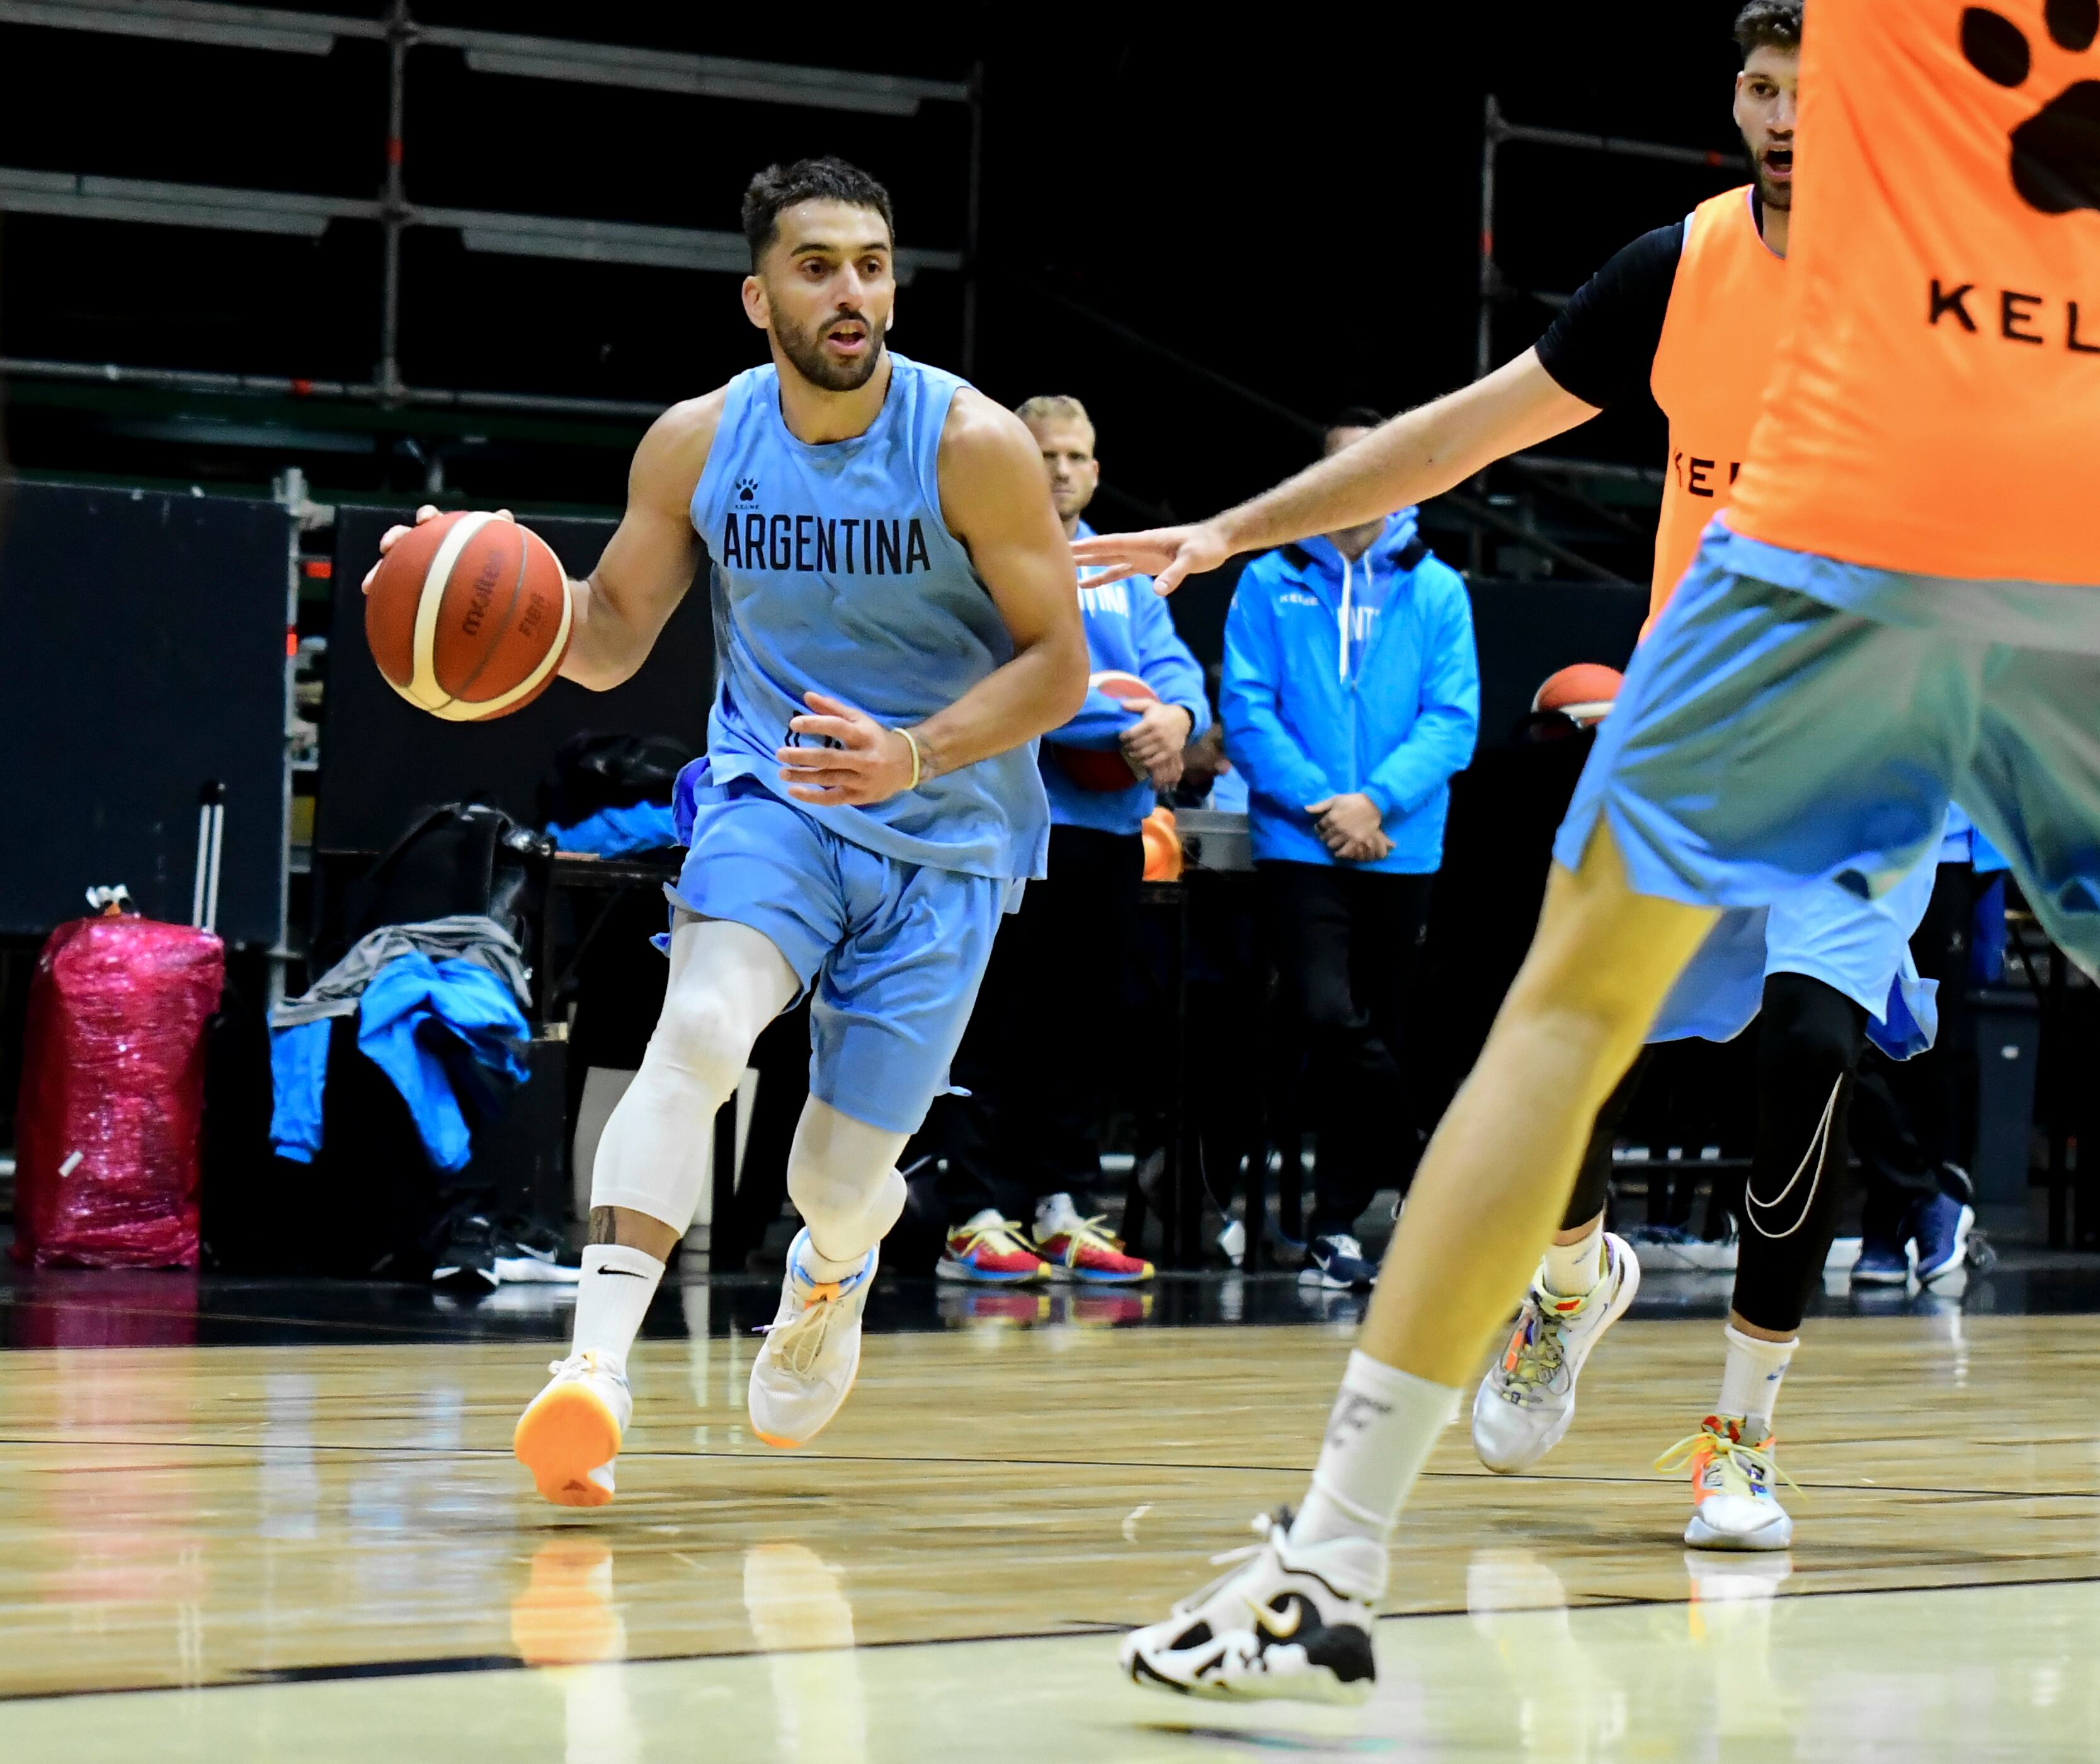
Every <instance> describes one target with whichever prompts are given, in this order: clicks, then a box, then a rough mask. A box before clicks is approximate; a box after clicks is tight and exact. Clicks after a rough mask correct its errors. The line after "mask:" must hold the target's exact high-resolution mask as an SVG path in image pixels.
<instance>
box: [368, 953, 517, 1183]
mask: <svg viewBox="0 0 2100 1764" xmlns="http://www.w3.org/2000/svg"><path fill="white" fill-rule="evenodd" d="M529 1033H530V1031H529V1029H528V1028H527V1024H526V1022H525V1019H524V1016H523V1013H521V1012H520V1011H519V1010H518V1003H517V1001H516V1000H515V999H514V998H513V997H511V996H510V988H509V987H507V986H505V984H503V983H502V982H501V980H499V979H496V976H495V975H492V974H491V973H490V972H489V971H488V970H487V969H486V968H484V967H481V966H477V965H476V964H475V963H474V962H465V961H461V960H459V959H458V958H457V957H455V958H454V959H452V960H451V961H448V962H432V961H431V960H430V957H428V956H423V955H407V956H397V957H395V959H394V960H393V961H391V962H388V963H387V964H386V966H385V967H383V968H382V969H381V970H379V972H378V973H377V975H375V976H374V977H373V981H372V984H370V985H369V986H368V987H366V988H364V997H363V998H361V999H360V1000H359V1001H358V1006H357V1048H358V1051H359V1052H360V1053H361V1054H364V1057H365V1058H366V1059H368V1060H370V1061H371V1062H372V1063H373V1064H374V1065H375V1066H377V1067H378V1068H379V1069H380V1070H381V1071H382V1072H385V1073H386V1076H387V1077H389V1078H390V1079H391V1080H392V1081H393V1083H394V1088H395V1090H399V1092H400V1093H401V1100H402V1101H403V1102H404V1103H407V1104H408V1113H409V1115H410V1116H411V1117H412V1119H413V1120H414V1121H415V1123H416V1133H417V1137H418V1138H421V1140H422V1142H423V1149H424V1151H425V1152H427V1153H429V1154H430V1162H431V1163H432V1164H434V1165H435V1166H436V1167H437V1168H438V1169H440V1170H446V1171H450V1170H456V1169H461V1167H462V1166H464V1165H465V1163H466V1161H467V1159H468V1158H469V1156H471V1155H472V1153H473V1149H474V1148H473V1146H472V1144H471V1143H470V1135H469V1132H468V1129H467V1124H466V1117H465V1115H464V1114H462V1113H461V1110H460V1105H459V1098H458V1095H457V1092H456V1090H455V1088H454V1087H455V1085H456V1084H459V1085H470V1086H472V1087H474V1089H476V1090H479V1091H480V1092H481V1093H482V1095H483V1098H484V1099H495V1098H499V1097H502V1096H507V1095H508V1094H510V1091H512V1090H514V1089H516V1088H517V1086H518V1085H521V1084H523V1082H524V1081H525V1080H526V1078H527V1077H528V1076H529V1075H530V1068H528V1067H527V1065H526V1063H525V1059H524V1042H525V1040H526V1037H527V1035H528V1034H529Z"/></svg>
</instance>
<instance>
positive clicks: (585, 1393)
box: [510, 1348, 634, 1507]
mask: <svg viewBox="0 0 2100 1764" xmlns="http://www.w3.org/2000/svg"><path fill="white" fill-rule="evenodd" d="M547 1370H548V1371H549V1372H551V1373H553V1374H554V1377H553V1378H552V1379H551V1380H550V1381H549V1383H548V1386H547V1388H546V1389H545V1390H542V1391H541V1392H540V1394H539V1395H537V1396H536V1397H534V1398H533V1399H532V1401H531V1403H529V1404H527V1405H526V1409H525V1413H523V1414H522V1415H520V1416H519V1417H518V1426H517V1430H516V1431H514V1433H513V1434H512V1435H511V1436H510V1449H511V1451H512V1452H513V1453H514V1455H515V1456H516V1457H517V1459H518V1462H519V1463H521V1464H523V1466H525V1467H526V1469H527V1470H530V1471H532V1480H533V1482H534V1483H536V1485H537V1486H538V1488H539V1490H540V1493H541V1495H543V1496H544V1497H545V1498H546V1499H548V1500H549V1501H553V1502H554V1504H555V1505H557V1506H563V1507H602V1506H603V1505H605V1504H606V1502H607V1501H610V1500H611V1498H612V1461H613V1459H614V1458H615V1457H618V1456H619V1454H620V1438H621V1436H622V1435H624V1434H625V1433H626V1431H627V1424H628V1423H629V1421H632V1420H633V1418H634V1398H633V1394H632V1393H631V1392H630V1391H629V1390H628V1388H627V1373H626V1369H625V1368H624V1367H623V1366H622V1365H620V1364H619V1363H618V1362H616V1361H615V1360H614V1359H612V1357H611V1355H606V1354H601V1353H599V1352H598V1351H597V1350H596V1349H594V1348H590V1349H586V1350H585V1351H584V1352H582V1353H580V1354H571V1355H569V1357H568V1358H567V1359H558V1360H556V1361H555V1362H554V1364H552V1365H550V1366H549V1367H548V1368H547Z"/></svg>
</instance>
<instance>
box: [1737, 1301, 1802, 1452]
mask: <svg viewBox="0 0 2100 1764" xmlns="http://www.w3.org/2000/svg"><path fill="white" fill-rule="evenodd" d="M1726 1333H1727V1337H1728V1359H1727V1364H1726V1365H1725V1366H1723V1368H1722V1372H1721V1401H1720V1405H1719V1408H1718V1411H1717V1413H1720V1414H1723V1415H1740V1416H1741V1417H1744V1419H1745V1420H1746V1421H1759V1422H1762V1424H1763V1428H1764V1430H1766V1431H1767V1432H1769V1431H1770V1430H1771V1418H1772V1412H1773V1411H1774V1410H1775V1409H1776V1408H1778V1407H1779V1387H1780V1382H1781V1381H1782V1380H1783V1379H1784V1378H1785V1377H1786V1368H1787V1366H1788V1364H1789V1362H1790V1361H1791V1360H1792V1359H1793V1351H1794V1349H1796V1348H1797V1347H1798V1346H1801V1337H1799V1336H1798V1335H1797V1336H1796V1337H1794V1338H1793V1340H1792V1341H1790V1342H1765V1341H1760V1340H1759V1339H1758V1337H1756V1336H1754V1335H1745V1334H1744V1333H1743V1332H1742V1331H1741V1330H1740V1329H1737V1328H1736V1326H1735V1324H1728V1325H1727V1331H1726ZM1746 1431H1755V1430H1754V1429H1746Z"/></svg>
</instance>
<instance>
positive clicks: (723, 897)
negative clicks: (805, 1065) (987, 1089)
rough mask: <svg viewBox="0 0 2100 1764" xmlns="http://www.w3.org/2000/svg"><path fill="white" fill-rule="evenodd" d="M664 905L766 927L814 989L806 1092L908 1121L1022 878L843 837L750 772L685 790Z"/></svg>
mask: <svg viewBox="0 0 2100 1764" xmlns="http://www.w3.org/2000/svg"><path fill="white" fill-rule="evenodd" d="M691 797H692V815H693V825H692V835H691V838H690V842H689V844H690V850H689V851H688V852H687V853H686V863H685V867H684V869H683V870H682V872H681V873H680V874H679V878H678V882H677V887H676V888H667V889H666V890H665V892H666V893H667V894H668V895H669V896H670V899H671V903H672V905H673V907H674V908H682V909H684V910H685V911H686V912H687V913H696V914H698V915H699V917H702V918H710V919H727V920H730V921H731V922H734V923H736V924H739V925H748V926H750V927H751V928H752V930H753V931H757V932H759V933H760V934H761V935H764V936H765V937H767V938H770V939H771V940H772V942H773V944H774V947H775V948H778V949H779V952H780V953H781V954H782V955H783V956H784V957H787V965H788V966H790V967H792V969H793V970H795V973H796V977H797V978H798V979H801V983H802V985H803V987H804V988H805V991H807V992H808V993H810V1094H811V1095H812V1096H814V1097H816V1098H818V1099H819V1100H821V1101H823V1102H826V1103H830V1104H831V1106H832V1107H834V1108H836V1109H837V1110H838V1111H839V1112H840V1113H841V1114H845V1115H850V1116H852V1117H853V1118H854V1120H855V1121H866V1122H867V1124H868V1125H871V1126H874V1127H880V1128H882V1129H884V1130H886V1131H888V1132H891V1133H905V1134H908V1133H915V1132H916V1131H917V1130H918V1128H919V1125H920V1123H921V1122H922V1121H924V1119H925V1118H926V1111H927V1110H928V1108H929V1107H931V1106H932V1103H933V1099H934V1098H935V1097H936V1096H937V1095H939V1094H941V1093H942V1092H943V1091H944V1090H946V1089H947V1087H948V1063H949V1061H950V1060H951V1059H953V1058H954V1056H955V1049H956V1047H957V1046H958V1045H959V1044H960V1042H961V1041H962V1038H963V1029H964V1026H965V1025H966V1024H967V1023H968V1022H969V1020H970V1012H971V1010H972V1009H973V1007H974V1006H975V1005H976V1003H977V986H978V984H979V982H981V981H982V979H984V971H985V964H986V962H988V961H989V960H990V957H991V946H992V938H993V935H994V934H995V932H996V931H998V929H999V919H1000V917H1002V915H1003V914H1004V913H1005V912H1006V911H1007V910H1008V903H1009V899H1011V900H1012V903H1013V904H1018V900H1019V892H1020V887H1021V885H1020V884H1019V883H1017V882H1007V881H1004V880H1002V879H1000V878H996V877H990V876H972V875H966V874H964V873H963V872H961V871H960V870H948V869H935V868H933V866H931V865H929V864H907V863H902V862H899V861H898V860H896V859H894V858H889V857H885V856H884V855H881V854H880V852H876V851H869V850H868V849H867V847H865V846H860V845H856V844H854V842H852V841H851V840H849V839H845V838H840V836H839V835H838V834H837V833H833V832H832V831H831V830H830V829H828V828H827V827H823V826H822V825H819V824H818V822H817V821H816V820H814V818H812V817H811V816H808V815H805V814H804V813H802V811H801V810H800V809H798V808H796V807H795V806H794V804H792V802H787V801H784V800H783V798H779V797H777V796H775V795H774V794H772V792H770V790H768V789H766V788H765V786H764V785H761V784H760V783H759V782H758V781H757V780H755V779H752V778H748V777H743V778H734V779H732V780H730V781H729V782H728V783H726V784H722V785H710V784H701V785H697V786H695V787H694V788H693V789H692V790H691Z"/></svg>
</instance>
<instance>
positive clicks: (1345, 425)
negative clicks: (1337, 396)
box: [1320, 405, 1385, 453]
mask: <svg viewBox="0 0 2100 1764" xmlns="http://www.w3.org/2000/svg"><path fill="white" fill-rule="evenodd" d="M1384 421H1385V418H1383V416H1381V415H1380V414H1379V413H1378V412H1377V411H1375V410H1374V409H1371V407H1370V405H1343V407H1342V408H1341V409H1339V410H1338V411H1336V412H1335V413H1334V415H1333V416H1331V417H1330V418H1328V419H1327V420H1326V422H1323V423H1321V425H1320V451H1321V453H1326V450H1327V444H1328V442H1329V441H1330V440H1333V439H1334V435H1335V430H1337V429H1375V428H1377V427H1379V425H1380V424H1381V423H1383V422H1384Z"/></svg>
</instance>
